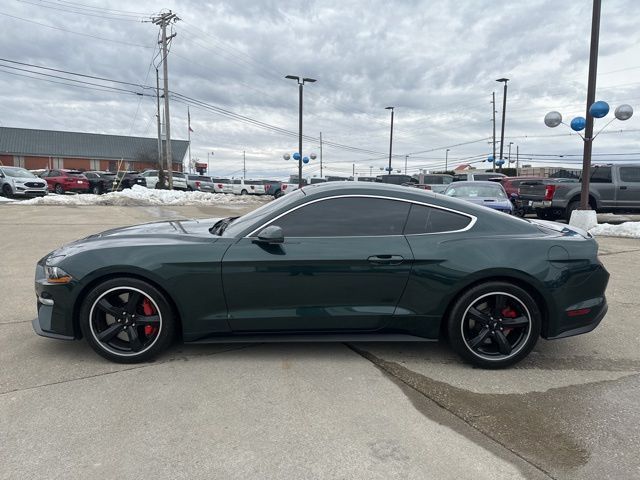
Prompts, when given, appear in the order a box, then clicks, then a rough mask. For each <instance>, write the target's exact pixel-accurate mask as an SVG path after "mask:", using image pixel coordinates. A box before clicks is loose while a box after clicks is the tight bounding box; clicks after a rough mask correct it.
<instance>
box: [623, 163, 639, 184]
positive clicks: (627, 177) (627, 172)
mask: <svg viewBox="0 0 640 480" xmlns="http://www.w3.org/2000/svg"><path fill="white" fill-rule="evenodd" d="M620 180H622V181H623V182H633V183H640V167H620Z"/></svg>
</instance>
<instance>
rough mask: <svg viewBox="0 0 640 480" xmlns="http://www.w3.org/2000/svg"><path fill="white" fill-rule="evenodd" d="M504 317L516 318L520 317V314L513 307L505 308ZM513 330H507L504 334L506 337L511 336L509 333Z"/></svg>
mask: <svg viewBox="0 0 640 480" xmlns="http://www.w3.org/2000/svg"><path fill="white" fill-rule="evenodd" d="M502 316H503V317H504V318H516V317H517V316H518V313H517V312H516V311H515V310H514V309H513V308H511V307H505V308H504V309H503V310H502ZM511 330H513V329H512V328H505V329H504V334H505V335H509V333H510V332H511Z"/></svg>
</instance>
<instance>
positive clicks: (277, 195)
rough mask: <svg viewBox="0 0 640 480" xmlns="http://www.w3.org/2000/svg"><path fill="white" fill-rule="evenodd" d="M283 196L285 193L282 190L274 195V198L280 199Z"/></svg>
mask: <svg viewBox="0 0 640 480" xmlns="http://www.w3.org/2000/svg"><path fill="white" fill-rule="evenodd" d="M282 195H284V193H282V190H278V191H277V192H276V193H275V194H274V195H273V198H280V197H281V196H282Z"/></svg>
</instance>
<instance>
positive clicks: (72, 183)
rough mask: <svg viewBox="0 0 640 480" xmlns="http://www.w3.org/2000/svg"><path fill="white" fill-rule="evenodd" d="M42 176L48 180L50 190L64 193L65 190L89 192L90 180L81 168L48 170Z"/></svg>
mask: <svg viewBox="0 0 640 480" xmlns="http://www.w3.org/2000/svg"><path fill="white" fill-rule="evenodd" d="M41 177H42V178H43V179H44V180H46V182H47V186H48V188H49V191H50V192H56V193H57V194H58V195H62V194H63V193H65V192H78V193H87V192H88V191H89V180H87V177H85V176H84V174H83V173H82V172H81V171H80V170H66V169H62V168H61V169H58V170H46V171H45V172H44V173H43V174H42V175H41Z"/></svg>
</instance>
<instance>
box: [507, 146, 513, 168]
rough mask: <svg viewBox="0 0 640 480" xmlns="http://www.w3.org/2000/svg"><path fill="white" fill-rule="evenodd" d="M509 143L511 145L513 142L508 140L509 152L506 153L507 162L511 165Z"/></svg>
mask: <svg viewBox="0 0 640 480" xmlns="http://www.w3.org/2000/svg"><path fill="white" fill-rule="evenodd" d="M511 145H513V142H509V153H507V163H508V164H509V165H511Z"/></svg>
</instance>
